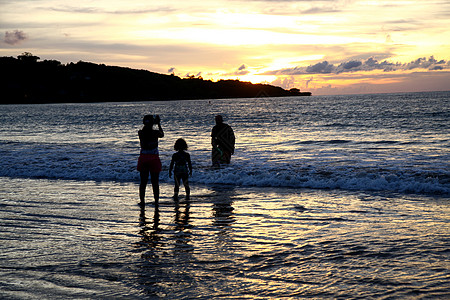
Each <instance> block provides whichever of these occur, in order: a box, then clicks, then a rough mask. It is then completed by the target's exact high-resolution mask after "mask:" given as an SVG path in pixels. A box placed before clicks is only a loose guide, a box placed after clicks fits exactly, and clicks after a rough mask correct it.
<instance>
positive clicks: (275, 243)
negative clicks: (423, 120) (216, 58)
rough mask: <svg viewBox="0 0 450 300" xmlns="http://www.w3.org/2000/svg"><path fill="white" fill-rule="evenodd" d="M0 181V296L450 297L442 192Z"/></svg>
mask: <svg viewBox="0 0 450 300" xmlns="http://www.w3.org/2000/svg"><path fill="white" fill-rule="evenodd" d="M0 186H1V188H0V207H1V210H0V223H1V228H2V229H1V232H0V239H1V240H2V243H1V245H0V253H1V254H0V257H1V259H0V297H1V298H8V299H42V298H50V299H51V298H66V299H70V298H77V299H83V298H106V297H107V298H111V297H113V298H119V299H120V298H124V299H125V298H126V299H138V298H143V297H162V298H167V299H195V298H197V299H209V298H220V299H236V298H241V299H242V298H245V299H267V298H301V299H305V298H316V299H317V298H345V299H352V298H389V297H391V298H408V299H415V298H417V299H419V298H423V297H428V298H441V299H442V298H446V297H449V296H450V292H449V291H448V285H449V283H450V280H449V278H450V263H449V261H450V260H449V254H450V252H449V250H448V249H449V247H448V245H449V244H450V243H449V242H450V231H449V224H450V223H449V221H450V217H449V216H450V205H449V199H446V198H439V197H436V198H433V197H429V196H418V195H396V194H381V193H370V192H359V191H358V192H351V191H340V190H309V189H286V188H252V187H245V188H242V187H235V186H225V185H222V186H193V187H192V199H191V200H190V201H186V200H185V199H183V198H181V199H180V201H179V202H178V203H177V202H175V201H174V200H173V199H172V198H171V196H172V189H173V185H172V184H162V185H161V191H162V193H161V194H162V197H161V201H160V204H159V206H158V207H155V205H153V204H152V203H151V201H150V198H149V199H148V205H147V206H146V207H145V209H142V210H141V208H140V207H139V206H138V205H137V203H138V195H137V189H138V187H137V184H135V183H123V184H121V183H117V182H93V181H87V182H81V181H60V180H46V179H42V180H38V179H10V178H0ZM180 194H181V195H182V194H183V189H182V190H181V193H180ZM149 195H151V192H149Z"/></svg>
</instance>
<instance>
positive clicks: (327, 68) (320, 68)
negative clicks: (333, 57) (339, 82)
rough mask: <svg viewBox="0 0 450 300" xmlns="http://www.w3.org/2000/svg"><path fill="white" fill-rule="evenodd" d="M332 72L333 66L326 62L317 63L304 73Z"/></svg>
mask: <svg viewBox="0 0 450 300" xmlns="http://www.w3.org/2000/svg"><path fill="white" fill-rule="evenodd" d="M333 70H334V66H333V65H332V64H329V63H328V62H327V61H324V62H320V63H317V64H315V65H312V66H309V67H307V68H306V73H319V74H320V73H322V74H326V73H331V72H333Z"/></svg>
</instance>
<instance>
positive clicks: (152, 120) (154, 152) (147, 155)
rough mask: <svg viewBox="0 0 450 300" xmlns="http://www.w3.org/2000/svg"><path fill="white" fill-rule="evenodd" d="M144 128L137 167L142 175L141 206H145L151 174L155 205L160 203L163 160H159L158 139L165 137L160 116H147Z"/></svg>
mask: <svg viewBox="0 0 450 300" xmlns="http://www.w3.org/2000/svg"><path fill="white" fill-rule="evenodd" d="M143 123H144V128H142V129H141V130H139V140H140V143H141V154H140V156H139V161H138V165H137V170H138V171H139V172H140V175H141V184H140V186H139V198H140V200H141V202H140V205H145V190H146V187H147V183H148V177H149V174H150V177H151V182H152V187H153V197H154V198H155V204H158V201H159V173H160V172H161V160H160V159H159V151H158V139H159V138H162V137H164V132H163V130H162V128H161V121H160V118H159V116H156V117H153V116H152V115H146V116H145V117H144V120H143ZM154 124H156V125H158V129H157V130H154V129H153V125H154Z"/></svg>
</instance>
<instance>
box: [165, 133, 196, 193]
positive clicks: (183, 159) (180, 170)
mask: <svg viewBox="0 0 450 300" xmlns="http://www.w3.org/2000/svg"><path fill="white" fill-rule="evenodd" d="M173 148H174V149H175V151H177V152H176V153H174V154H173V155H172V160H171V161H170V167H169V177H172V170H174V172H173V174H174V176H173V177H174V179H175V188H174V195H173V197H174V198H175V199H178V192H179V190H180V181H181V180H182V181H183V185H184V188H185V190H186V200H189V198H190V194H191V189H190V187H189V180H188V179H189V176H192V163H191V156H190V155H189V153H187V152H186V150H187V148H188V145H187V143H186V141H185V140H184V139H178V140H177V141H176V142H175V145H174V147H173ZM174 166H175V168H174Z"/></svg>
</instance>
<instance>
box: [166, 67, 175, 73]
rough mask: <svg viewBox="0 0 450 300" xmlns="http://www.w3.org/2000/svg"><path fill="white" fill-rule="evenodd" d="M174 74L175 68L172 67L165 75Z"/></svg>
mask: <svg viewBox="0 0 450 300" xmlns="http://www.w3.org/2000/svg"><path fill="white" fill-rule="evenodd" d="M174 72H175V68H174V67H172V68H170V69H169V70H167V73H174Z"/></svg>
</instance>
